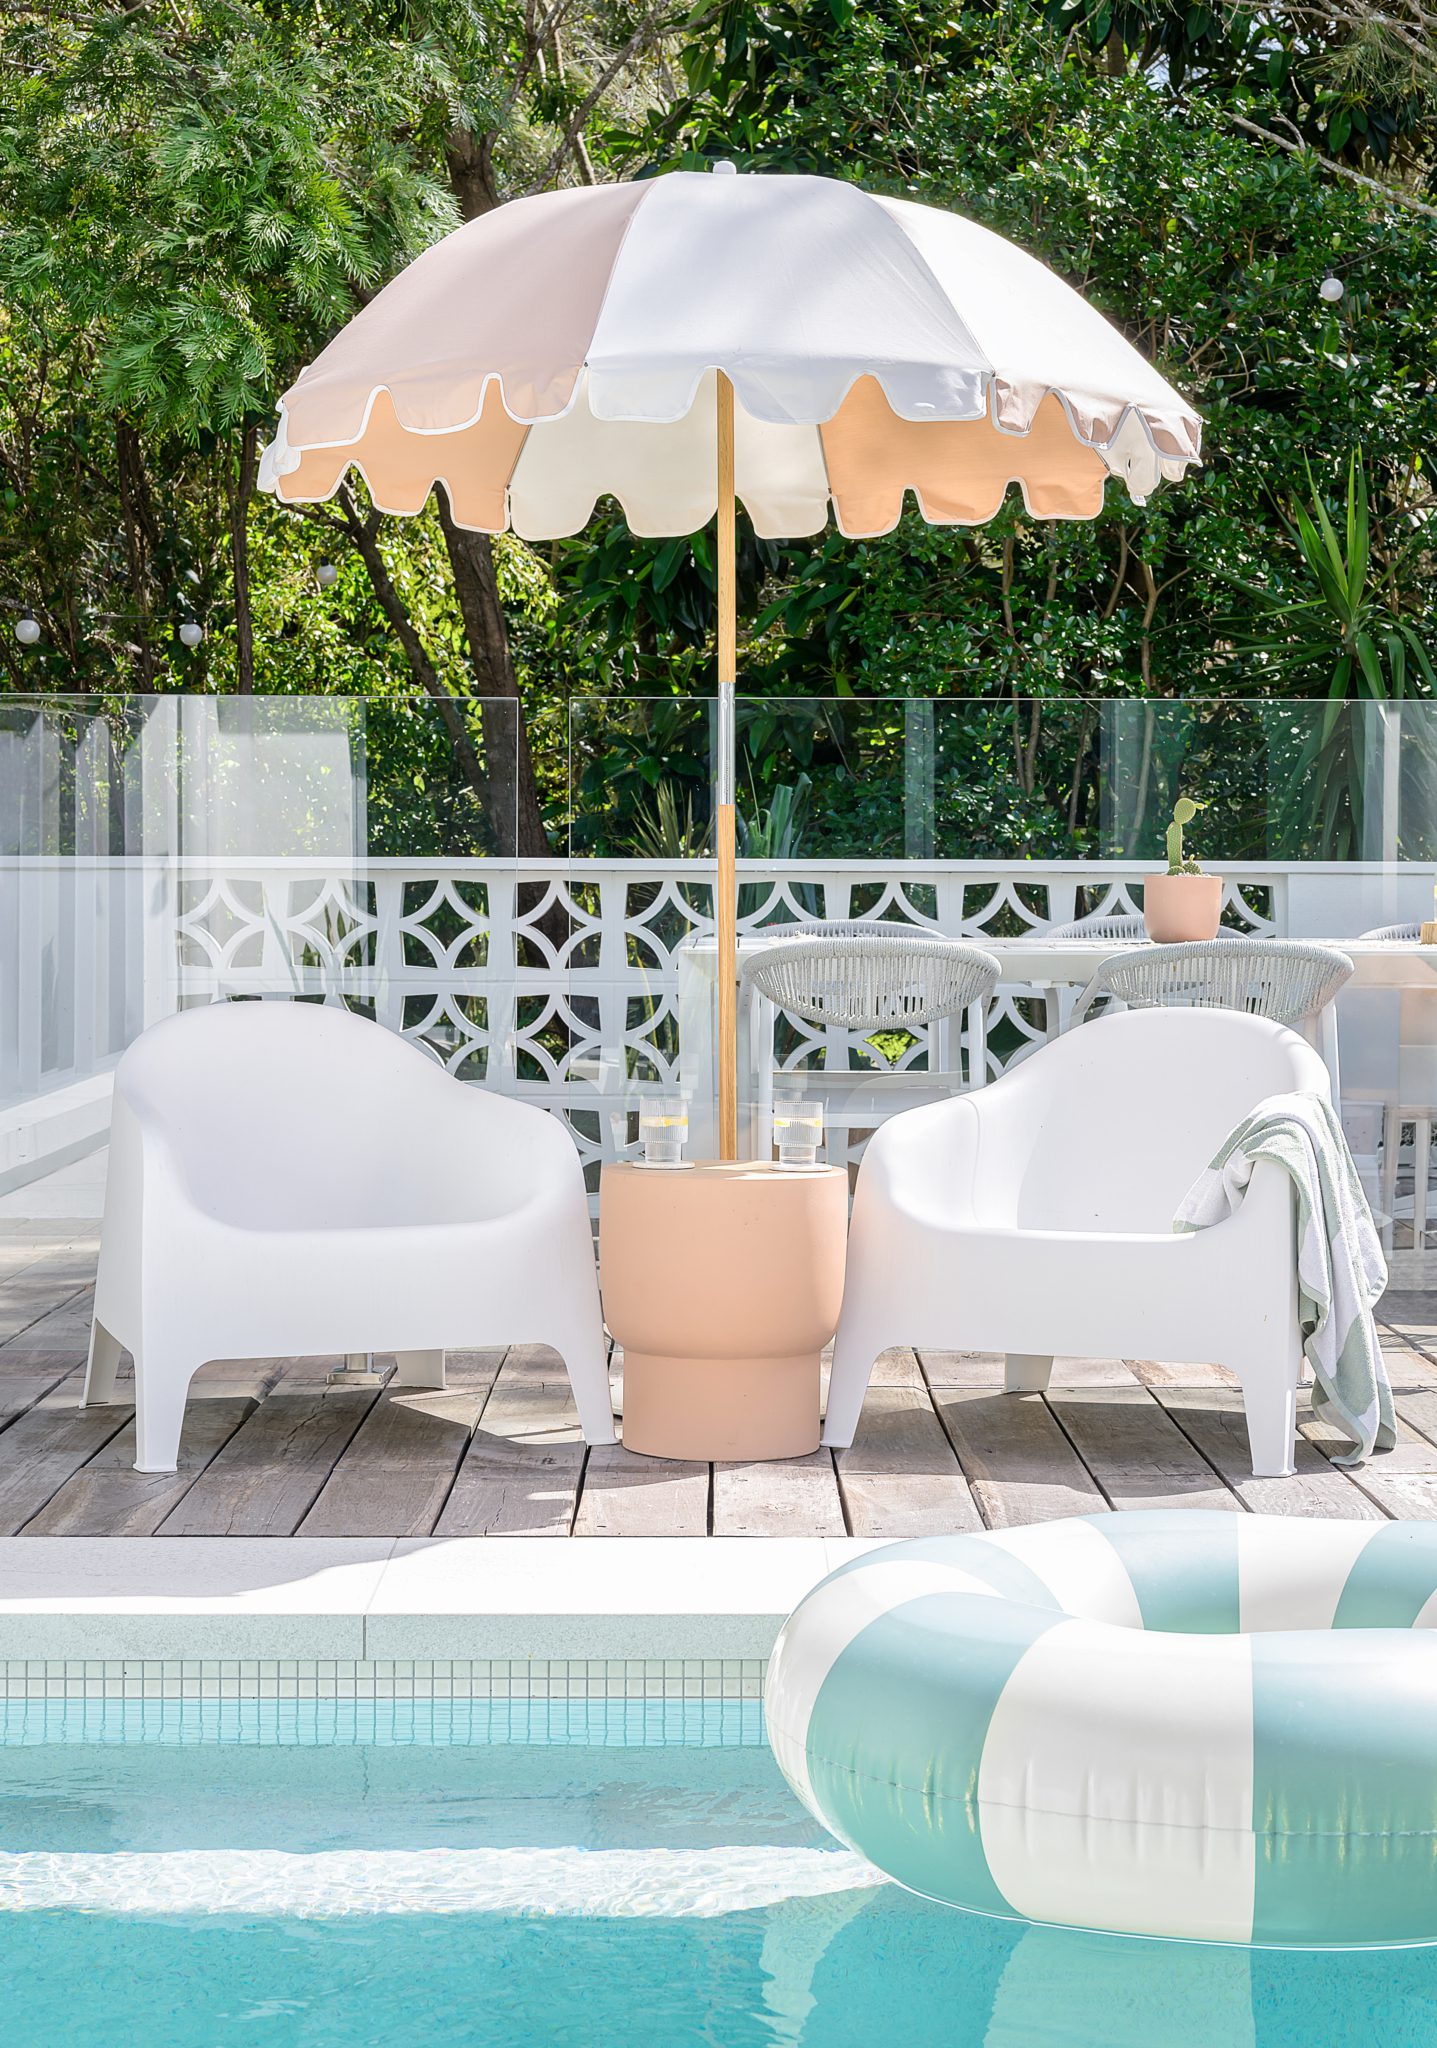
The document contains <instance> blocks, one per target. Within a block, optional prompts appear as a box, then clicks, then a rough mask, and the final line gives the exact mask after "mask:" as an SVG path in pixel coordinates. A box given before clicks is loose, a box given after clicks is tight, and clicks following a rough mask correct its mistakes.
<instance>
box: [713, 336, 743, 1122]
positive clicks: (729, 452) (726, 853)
mask: <svg viewBox="0 0 1437 2048" xmlns="http://www.w3.org/2000/svg"><path fill="white" fill-rule="evenodd" d="M737 609H738V596H737V590H736V585H735V559H734V506H733V385H732V384H731V383H730V382H729V380H728V378H727V377H726V376H725V375H724V373H723V371H722V370H720V371H719V372H718V788H717V792H716V795H717V806H716V816H715V824H716V836H717V843H718V889H717V900H716V902H715V905H714V915H715V924H716V926H717V932H718V1071H719V1157H720V1159H737V1158H738V870H737V867H736V865H735V853H736V845H735V840H736V832H737V826H736V821H735V816H734V790H735V751H736V734H735V706H734V692H735V688H736V685H737V682H738V627H737Z"/></svg>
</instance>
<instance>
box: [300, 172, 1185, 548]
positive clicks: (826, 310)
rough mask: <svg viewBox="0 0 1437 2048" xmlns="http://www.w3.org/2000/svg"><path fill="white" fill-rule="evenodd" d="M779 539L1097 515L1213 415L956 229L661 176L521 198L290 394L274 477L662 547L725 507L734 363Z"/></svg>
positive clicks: (784, 191)
mask: <svg viewBox="0 0 1437 2048" xmlns="http://www.w3.org/2000/svg"><path fill="white" fill-rule="evenodd" d="M718 371H723V372H724V373H726V375H727V376H728V378H729V379H730V380H731V381H732V384H733V387H734V396H735V406H734V413H735V445H734V487H735V494H736V496H737V498H738V499H739V500H740V502H742V503H743V505H744V506H745V507H746V509H747V511H748V513H749V516H750V518H751V520H752V522H753V525H754V527H755V529H756V531H757V532H758V533H760V534H762V535H764V536H766V537H770V538H775V539H778V538H788V537H795V538H796V537H798V536H800V535H805V534H812V533H816V532H818V531H820V530H821V529H822V528H823V526H824V525H825V524H826V523H827V521H828V519H829V518H830V517H833V518H835V519H836V521H837V523H838V525H839V527H840V529H841V530H842V531H843V532H844V533H847V534H850V535H853V536H855V537H858V536H863V535H871V534H878V533H885V532H887V531H889V530H890V529H891V528H892V527H893V526H895V525H896V524H897V522H898V519H899V517H900V515H901V513H902V509H903V502H904V495H905V492H909V491H911V492H912V494H913V496H914V497H915V499H916V500H917V502H918V506H919V509H920V511H921V512H922V514H923V516H924V518H925V519H927V520H929V521H931V522H932V523H935V524H944V525H947V524H953V525H976V524H981V523H982V522H984V521H986V520H988V519H991V518H992V517H993V515H994V514H995V513H996V512H997V510H998V508H999V506H1000V505H1001V504H1002V502H1003V499H1004V496H1005V495H1006V493H1007V491H1008V489H1009V487H1010V486H1011V485H1013V484H1016V485H1017V486H1018V487H1019V488H1020V489H1021V491H1022V493H1023V497H1024V500H1025V502H1026V504H1027V507H1028V510H1029V511H1030V512H1031V513H1032V514H1033V515H1034V516H1035V517H1039V518H1045V519H1089V518H1092V517H1093V516H1094V515H1095V514H1096V513H1097V512H1099V511H1100V510H1101V508H1102V502H1103V493H1104V488H1105V485H1106V483H1107V479H1108V477H1109V476H1110V475H1117V476H1119V477H1121V478H1122V479H1123V481H1124V482H1125V483H1126V485H1127V487H1128V490H1129V492H1130V494H1131V495H1132V496H1133V497H1134V498H1135V499H1137V500H1139V501H1141V500H1142V499H1144V498H1146V497H1147V496H1148V494H1149V493H1150V492H1151V491H1152V490H1153V489H1154V488H1155V487H1156V486H1157V484H1158V483H1159V482H1160V481H1162V480H1163V479H1164V478H1172V479H1177V478H1180V477H1181V476H1182V475H1183V473H1184V471H1185V470H1186V469H1187V468H1188V467H1189V466H1190V465H1191V464H1193V463H1195V462H1197V460H1198V459H1199V447H1200V433H1201V424H1200V421H1199V419H1198V416H1197V414H1196V413H1195V412H1194V411H1193V409H1192V408H1191V407H1190V406H1189V405H1187V404H1186V403H1185V401H1184V400H1183V399H1182V398H1181V397H1179V395H1178V394H1177V392H1175V391H1174V390H1173V389H1172V388H1171V386H1169V385H1168V384H1167V383H1166V382H1165V381H1164V380H1163V379H1162V378H1161V377H1160V376H1159V375H1158V373H1157V372H1156V371H1155V370H1154V369H1153V368H1152V367H1151V365H1150V364H1148V363H1147V362H1146V361H1145V360H1144V358H1143V357H1142V356H1141V355H1139V353H1138V352H1137V350H1136V349H1134V348H1133V347H1132V346H1131V344H1130V343H1129V342H1127V341H1126V340H1125V339H1124V338H1123V337H1122V336H1121V335H1120V334H1119V333H1118V332H1117V331H1116V329H1114V328H1113V327H1112V326H1111V325H1110V324H1109V323H1108V322H1107V321H1106V320H1104V319H1103V317H1102V315H1101V314H1099V313H1097V312H1095V311H1094V310H1093V308H1092V307H1090V306H1089V305H1087V303H1086V302H1085V301H1084V300H1083V299H1082V298H1081V297H1080V296H1079V295H1078V294H1077V293H1076V292H1074V291H1073V290H1072V289H1071V288H1070V287H1069V286H1067V285H1065V284H1064V283H1063V282H1062V280H1061V279H1060V278H1058V277H1056V276H1055V275H1054V274H1053V272H1052V271H1050V270H1048V269H1047V268H1046V267H1045V266H1044V265H1043V264H1041V263H1039V262H1038V261H1037V260H1036V259H1035V258H1033V257H1031V256H1029V255H1027V254H1025V253H1024V252H1023V251H1022V250H1020V249H1018V248H1016V247H1014V245H1013V244H1011V243H1009V242H1006V241H1004V240H1003V239H1002V238H1001V237H1000V236H997V235H994V234H991V233H989V232H988V231H987V230H986V229H984V228H981V227H978V226H977V225H975V224H974V223H973V222H971V221H968V220H964V219H963V218H961V216H959V215H956V214H951V213H945V212H941V211H938V210H936V209H934V208H931V207H924V206H917V205H913V204H911V203H909V202H907V201H904V200H895V199H888V198H881V197H877V196H874V195H872V194H870V193H867V192H865V191H863V190H861V189H860V188H859V187H857V186H854V185H848V184H844V183H841V182H839V181H837V180H833V179H828V178H810V177H793V176H770V177H764V176H757V177H747V176H745V177H740V176H729V177H712V176H705V175H701V174H696V173H690V172H674V173H671V174H669V175H667V176H664V177H661V178H655V179H652V180H648V181H644V182H638V183H631V184H623V185H609V186H599V187H585V188H580V189H577V190H572V191H561V192H552V193H544V194H541V195H539V196H537V197H534V198H531V199H523V200H518V201H515V202H513V203H511V204H510V205H508V206H504V207H501V208H499V209H498V210H497V211H495V212H494V213H492V214H488V215H486V216H485V217H483V218H482V219H480V220H476V221H473V222H471V223H469V225H468V226H466V227H463V228H460V229H458V230H457V231H456V232H455V233H454V234H452V235H449V236H448V237H446V239H445V240H444V241H442V242H440V243H438V244H436V246H435V247H434V248H432V249H430V250H429V251H427V252H426V253H425V254H424V255H423V256H421V257H420V258H419V259H418V260H417V261H416V262H414V263H413V264H411V265H410V266H409V268H408V269H407V270H406V271H404V272H403V274H402V275H401V276H400V277H398V278H396V279H395V280H394V282H393V283H392V284H390V285H389V286H388V287H387V288H386V289H385V290H384V291H383V292H381V293H380V294H379V295H378V297H377V298H376V299H375V300H374V301H373V302H372V303H371V304H370V305H369V306H368V307H366V308H365V310H364V311H363V312H362V313H360V314H359V315H358V316H357V317H356V318H355V319H354V320H353V321H351V322H350V324H349V325H348V326H347V327H346V328H345V329H344V330H343V332H342V333H341V334H339V335H338V336H337V337H336V339H335V340H334V341H333V342H332V343H331V344H330V345H329V347H328V348H326V349H325V351H324V353H323V354H322V355H321V356H320V357H319V358H318V359H317V361H316V362H314V363H313V364H311V365H310V367H309V368H308V369H307V370H306V371H305V372H304V373H303V375H302V376H301V377H300V378H299V379H298V380H297V382H296V383H295V384H294V385H293V386H292V388H291V389H290V390H289V391H288V392H287V393H286V394H285V398H284V400H283V402H282V405H281V409H280V423H279V431H278V434H277V436H276V438H275V440H274V441H273V442H272V443H271V444H270V446H269V448H268V449H267V450H266V451H265V456H264V462H263V468H262V473H261V483H262V485H263V486H264V487H265V488H267V489H269V490H272V491H274V492H276V493H277V495H278V496H279V497H280V498H281V499H284V500H288V501H289V502H291V503H302V502H313V501H316V500H319V499H323V498H327V497H329V496H330V495H331V494H332V493H333V492H334V491H335V490H336V489H337V488H338V486H339V484H340V482H341V481H342V479H343V477H344V475H345V473H346V472H347V471H348V470H349V468H350V467H351V466H352V467H354V468H355V469H357V470H358V471H359V472H360V473H361V474H362V475H363V477H364V479H365V482H366V483H367V485H368V487H369V490H370V492H371V495H372V496H373V498H374V501H375V503H376V504H377V505H378V506H379V507H380V509H381V510H383V511H387V512H396V513H415V512H418V511H419V510H420V509H421V507H422V506H423V504H424V503H425V500H426V499H427V498H428V496H429V494H430V492H431V490H432V489H433V488H434V485H435V484H436V483H437V482H442V483H443V484H444V485H445V488H446V490H447V493H448V496H449V500H450V504H451V507H452V510H453V513H454V517H455V519H456V520H457V521H458V523H460V524H461V525H464V526H469V527H474V528H477V529H480V530H483V531H488V532H499V531H502V530H504V529H505V528H507V527H513V529H514V530H515V531H516V532H518V533H519V534H521V535H523V536H524V537H525V538H527V539H533V540H547V539H553V538H557V537H559V536H562V535H566V534H571V533H576V532H578V531H579V530H580V529H581V528H582V527H583V526H584V525H585V524H586V523H587V521H588V519H589V518H590V516H591V515H592V513H593V510H594V507H595V504H596V502H597V501H598V499H599V498H600V497H602V496H605V495H611V496H613V497H614V498H616V499H617V500H618V502H619V503H620V505H621V506H622V508H623V510H624V514H625V516H626V518H627V520H628V522H629V525H630V527H631V528H632V529H633V530H634V531H635V532H636V533H639V534H647V535H654V536H658V535H669V534H682V533H692V532H695V531H697V530H698V529H699V528H700V527H701V526H703V525H704V524H705V523H706V521H708V520H709V519H711V518H712V517H713V516H714V513H715V510H716V506H717V486H716V481H715V478H716V425H715V420H716V393H715V386H716V372H718Z"/></svg>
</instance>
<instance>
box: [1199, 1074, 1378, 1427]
mask: <svg viewBox="0 0 1437 2048" xmlns="http://www.w3.org/2000/svg"><path fill="white" fill-rule="evenodd" d="M1259 1159H1271V1160H1273V1161H1274V1162H1275V1163H1276V1164H1277V1165H1278V1166H1280V1167H1281V1168H1282V1169H1283V1171H1284V1173H1286V1174H1288V1175H1289V1176H1290V1178H1291V1180H1292V1184H1293V1186H1294V1187H1295V1188H1296V1190H1297V1292H1298V1316H1299V1319H1300V1321H1301V1323H1302V1344H1303V1349H1304V1351H1305V1352H1306V1353H1307V1358H1308V1363H1309V1364H1310V1365H1311V1367H1312V1377H1313V1389H1312V1408H1313V1413H1314V1414H1315V1415H1318V1416H1320V1417H1323V1418H1325V1419H1326V1420H1328V1421H1330V1422H1333V1423H1335V1424H1337V1425H1338V1426H1339V1427H1340V1428H1341V1429H1343V1430H1345V1431H1346V1433H1347V1434H1348V1435H1349V1436H1351V1437H1352V1438H1353V1439H1354V1444H1355V1448H1354V1449H1353V1450H1352V1451H1350V1452H1349V1453H1348V1454H1347V1456H1345V1457H1341V1458H1334V1460H1333V1463H1334V1464H1337V1465H1356V1464H1360V1463H1361V1461H1362V1460H1363V1459H1364V1458H1366V1457H1369V1456H1370V1455H1371V1453H1372V1452H1373V1450H1374V1449H1375V1450H1379V1451H1390V1450H1391V1449H1392V1446H1393V1444H1394V1442H1395V1441H1396V1432H1395V1428H1394V1423H1393V1412H1392V1389H1391V1387H1390V1386H1389V1385H1388V1382H1387V1368H1386V1366H1385V1365H1384V1364H1383V1361H1382V1348H1381V1346H1380V1345H1379V1343H1378V1341H1377V1325H1376V1323H1375V1322H1374V1321H1373V1319H1372V1311H1373V1308H1374V1307H1375V1306H1376V1304H1377V1302H1378V1300H1379V1299H1380V1298H1381V1295H1382V1291H1383V1289H1384V1288H1385V1287H1386V1285H1387V1265H1386V1262H1385V1260H1384V1259H1383V1257H1382V1245H1381V1243H1380V1241H1379V1239H1378V1236H1377V1227H1376V1225H1375V1224H1374V1223H1373V1221H1372V1211H1371V1210H1370V1209H1369V1208H1368V1206H1367V1197H1366V1196H1365V1195H1364V1194H1363V1192H1362V1183H1361V1182H1360V1181H1359V1180H1358V1178H1357V1168H1356V1166H1354V1164H1353V1161H1352V1154H1351V1152H1350V1151H1349V1150H1348V1146H1347V1139H1346V1137H1345V1136H1344V1135H1343V1130H1342V1125H1341V1124H1340V1123H1339V1122H1338V1120H1337V1115H1336V1112H1335V1111H1334V1110H1333V1107H1332V1104H1331V1103H1330V1102H1329V1101H1328V1100H1327V1097H1326V1096H1325V1095H1318V1094H1314V1093H1311V1092H1309V1091H1307V1090H1302V1091H1300V1092H1295V1093H1293V1094H1291V1095H1271V1096H1269V1097H1268V1099H1267V1100H1266V1101H1265V1102H1260V1103H1259V1104H1258V1106H1257V1108H1256V1109H1255V1110H1254V1111H1253V1113H1252V1115H1251V1116H1250V1117H1248V1118H1246V1120H1245V1121H1244V1122H1242V1123H1240V1124H1239V1125H1238V1127H1237V1129H1236V1130H1235V1131H1234V1132H1233V1133H1232V1136H1231V1137H1230V1138H1228V1139H1227V1141H1226V1142H1225V1143H1224V1145H1223V1146H1222V1148H1221V1150H1220V1151H1219V1152H1218V1155H1217V1157H1216V1158H1215V1159H1214V1160H1213V1162H1212V1164H1211V1165H1210V1166H1208V1167H1205V1168H1204V1170H1203V1171H1202V1173H1200V1174H1199V1175H1198V1178H1197V1179H1196V1180H1195V1181H1194V1182H1193V1184H1192V1186H1191V1187H1190V1188H1189V1189H1188V1192H1187V1193H1186V1195H1184V1197H1183V1199H1182V1202H1181V1203H1180V1205H1179V1207H1178V1213H1177V1215H1176V1216H1175V1217H1174V1219H1173V1229H1174V1230H1179V1231H1188V1230H1205V1229H1207V1228H1208V1227H1209V1226H1210V1225H1211V1224H1214V1223H1221V1222H1222V1221H1223V1219H1224V1217H1227V1216H1231V1215H1232V1214H1233V1212H1234V1210H1235V1209H1236V1208H1237V1206H1238V1204H1239V1203H1240V1202H1241V1200H1242V1198H1243V1195H1244V1194H1245V1193H1246V1191H1247V1184H1248V1182H1249V1180H1250V1179H1251V1178H1252V1169H1253V1167H1254V1166H1255V1165H1256V1163H1257V1161H1258V1160H1259Z"/></svg>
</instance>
